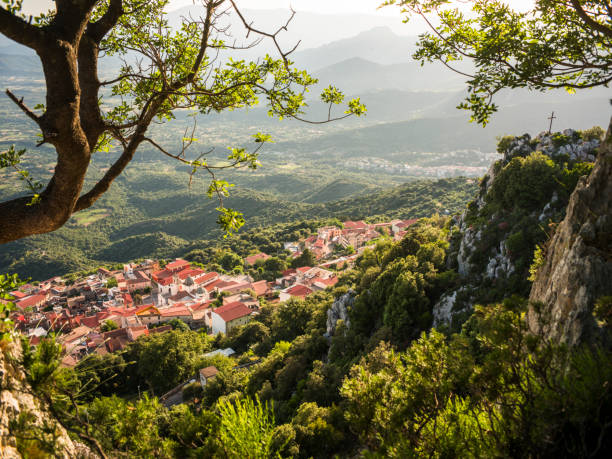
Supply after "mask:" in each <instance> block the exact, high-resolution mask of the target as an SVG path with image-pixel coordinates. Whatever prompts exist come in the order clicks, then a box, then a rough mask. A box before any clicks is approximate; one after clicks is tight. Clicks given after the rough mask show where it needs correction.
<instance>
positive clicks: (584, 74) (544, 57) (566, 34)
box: [384, 0, 612, 124]
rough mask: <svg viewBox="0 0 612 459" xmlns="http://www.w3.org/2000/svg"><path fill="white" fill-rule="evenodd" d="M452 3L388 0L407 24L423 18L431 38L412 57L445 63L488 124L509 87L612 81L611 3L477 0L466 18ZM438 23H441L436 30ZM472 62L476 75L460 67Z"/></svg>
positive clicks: (477, 114)
mask: <svg viewBox="0 0 612 459" xmlns="http://www.w3.org/2000/svg"><path fill="white" fill-rule="evenodd" d="M452 3H453V2H451V1H450V0H387V1H385V3H384V4H385V5H399V7H400V9H401V12H402V13H403V14H405V15H406V21H407V20H409V19H410V18H411V17H413V16H420V17H421V18H423V19H424V20H425V21H426V22H427V24H428V25H429V26H430V27H431V29H432V32H433V33H426V34H423V35H422V36H421V38H420V41H419V43H418V49H417V51H416V52H415V54H414V55H413V57H414V58H415V59H417V60H420V61H421V63H424V62H432V61H440V62H442V63H443V64H444V65H446V66H447V67H449V68H450V69H452V70H454V71H456V72H459V73H461V74H462V75H464V76H466V77H467V78H468V80H467V86H468V96H467V98H466V100H465V102H464V103H462V104H461V105H460V108H464V109H469V110H471V111H472V114H473V119H474V120H476V121H478V122H479V123H482V124H486V123H487V121H488V119H489V116H490V115H491V114H492V113H493V112H495V111H496V110H497V106H496V105H495V104H494V103H493V98H494V96H495V94H497V93H498V92H499V91H500V90H502V89H504V88H529V89H533V90H538V91H545V90H549V89H565V90H566V91H568V92H570V93H573V92H575V90H576V89H584V88H591V87H594V86H599V85H607V84H609V83H610V82H612V55H611V53H610V51H611V50H612V5H611V4H610V1H609V0H561V1H559V0H536V1H535V2H534V6H533V8H532V9H531V10H530V11H525V12H519V11H516V10H513V9H512V8H511V7H510V6H509V3H507V2H501V1H480V0H472V1H468V2H462V3H464V4H468V5H469V6H471V9H472V14H470V15H467V14H465V13H464V12H463V11H461V10H460V9H458V8H456V7H454V6H453V5H452ZM434 24H439V25H435V26H434ZM465 60H468V61H470V62H471V63H472V64H473V66H474V72H469V71H464V69H463V68H462V67H460V65H458V63H460V62H461V61H465Z"/></svg>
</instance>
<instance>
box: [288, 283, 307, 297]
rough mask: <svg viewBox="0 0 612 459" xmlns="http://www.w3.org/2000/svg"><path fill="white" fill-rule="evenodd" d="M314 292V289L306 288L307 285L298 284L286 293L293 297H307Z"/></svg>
mask: <svg viewBox="0 0 612 459" xmlns="http://www.w3.org/2000/svg"><path fill="white" fill-rule="evenodd" d="M312 292H313V290H312V289H310V288H308V287H306V286H305V285H301V284H297V285H294V286H293V287H291V288H290V289H288V290H286V291H285V293H288V294H289V295H291V296H300V297H305V296H307V295H310V294H311V293H312Z"/></svg>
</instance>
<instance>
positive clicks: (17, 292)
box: [9, 290, 28, 300]
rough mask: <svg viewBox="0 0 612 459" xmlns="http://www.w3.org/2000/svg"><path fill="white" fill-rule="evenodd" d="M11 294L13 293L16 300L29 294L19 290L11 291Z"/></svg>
mask: <svg viewBox="0 0 612 459" xmlns="http://www.w3.org/2000/svg"><path fill="white" fill-rule="evenodd" d="M9 295H11V296H12V297H13V298H15V299H16V300H20V299H22V298H25V297H26V296H28V295H26V294H25V293H23V292H20V291H19V290H15V291H14V292H10V293H9Z"/></svg>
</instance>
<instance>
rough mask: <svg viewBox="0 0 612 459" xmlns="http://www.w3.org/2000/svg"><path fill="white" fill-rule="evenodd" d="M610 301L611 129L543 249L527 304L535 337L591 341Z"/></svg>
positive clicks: (611, 252)
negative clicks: (598, 309) (597, 310)
mask: <svg viewBox="0 0 612 459" xmlns="http://www.w3.org/2000/svg"><path fill="white" fill-rule="evenodd" d="M608 295H612V123H611V124H610V128H609V129H608V133H607V135H606V140H605V141H604V143H603V145H602V147H601V148H600V151H599V155H598V157H597V161H596V163H595V167H594V168H593V171H592V172H591V174H590V175H589V176H588V178H586V177H583V178H582V179H581V180H580V182H579V183H578V185H577V187H576V189H575V190H574V192H573V194H572V195H571V197H570V202H569V205H568V207H567V214H566V216H565V219H564V220H563V221H562V222H561V223H560V225H559V226H558V228H557V230H556V232H555V234H554V236H553V237H552V239H551V240H550V242H549V244H548V245H547V253H546V257H545V261H544V264H543V266H541V268H540V269H539V270H538V273H537V275H536V278H535V281H534V283H533V287H532V289H531V295H530V300H531V301H533V302H539V303H541V304H540V305H534V306H532V307H531V308H530V311H529V314H528V321H529V326H530V328H531V329H532V330H533V331H535V332H543V333H544V334H545V335H546V336H548V337H549V338H550V339H552V340H555V341H562V342H566V343H568V344H570V345H572V344H576V343H579V342H581V341H584V340H589V339H590V338H592V337H593V336H594V331H595V322H594V320H593V317H592V314H591V312H592V309H593V305H594V303H595V301H596V300H597V299H598V298H600V297H602V296H608Z"/></svg>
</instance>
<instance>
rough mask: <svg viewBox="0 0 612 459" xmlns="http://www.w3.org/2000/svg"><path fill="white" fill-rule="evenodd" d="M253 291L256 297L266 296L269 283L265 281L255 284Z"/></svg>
mask: <svg viewBox="0 0 612 459" xmlns="http://www.w3.org/2000/svg"><path fill="white" fill-rule="evenodd" d="M251 289H252V290H253V291H254V292H255V296H257V297H260V296H264V295H265V294H266V293H268V289H269V287H268V282H267V281H265V280H261V281H258V282H253V283H252V284H251Z"/></svg>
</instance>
